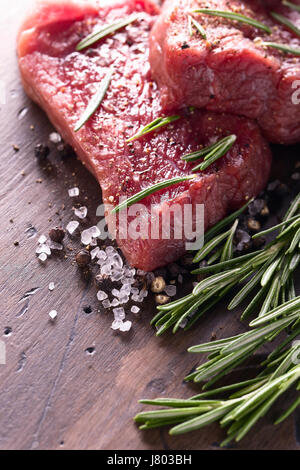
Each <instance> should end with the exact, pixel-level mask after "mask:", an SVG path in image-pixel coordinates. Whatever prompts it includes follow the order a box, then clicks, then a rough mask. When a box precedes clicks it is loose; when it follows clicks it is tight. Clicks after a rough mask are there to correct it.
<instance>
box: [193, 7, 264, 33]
mask: <svg viewBox="0 0 300 470" xmlns="http://www.w3.org/2000/svg"><path fill="white" fill-rule="evenodd" d="M193 13H202V14H205V15H211V16H219V17H221V18H226V19H229V20H235V21H238V22H239V23H245V24H249V25H250V26H253V27H254V28H257V29H261V30H263V31H265V32H266V33H268V34H271V32H272V30H271V28H269V26H267V25H265V24H263V23H260V22H259V21H257V20H254V19H253V18H249V17H248V16H245V15H241V14H240V13H234V12H232V11H221V10H210V9H208V8H197V10H193Z"/></svg>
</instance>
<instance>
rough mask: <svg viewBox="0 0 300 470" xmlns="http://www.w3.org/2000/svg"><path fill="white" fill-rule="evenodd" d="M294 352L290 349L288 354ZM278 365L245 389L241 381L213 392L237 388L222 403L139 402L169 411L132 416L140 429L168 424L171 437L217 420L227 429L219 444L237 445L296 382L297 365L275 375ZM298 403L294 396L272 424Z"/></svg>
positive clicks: (299, 368)
mask: <svg viewBox="0 0 300 470" xmlns="http://www.w3.org/2000/svg"><path fill="white" fill-rule="evenodd" d="M294 352H295V351H294V349H293V348H292V349H291V350H290V351H289V354H292V353H294ZM281 365H282V363H281V364H280V366H281ZM280 366H279V367H278V368H277V370H275V371H274V372H273V373H270V372H269V373H263V374H262V379H258V380H257V379H254V380H253V381H248V382H246V387H245V388H243V387H244V385H245V382H241V383H240V384H234V385H233V386H228V387H224V388H223V389H217V390H215V393H216V394H219V393H220V391H221V393H222V392H227V391H230V390H231V389H234V388H239V389H240V390H239V392H238V393H236V394H234V395H233V396H231V397H229V398H227V399H223V400H220V399H219V400H217V399H213V400H206V399H204V400H203V399H201V395H199V396H195V397H191V398H190V399H188V400H178V403H180V407H176V399H173V398H171V399H167V398H164V399H156V400H141V401H140V403H143V404H151V405H155V406H159V407H161V406H165V407H168V408H169V410H168V408H167V409H165V410H154V411H147V412H141V413H138V414H137V415H136V417H135V421H136V422H137V423H139V424H140V425H141V426H140V429H151V428H154V427H161V426H166V425H172V426H173V427H172V428H171V430H170V434H171V435H177V434H184V433H187V432H190V431H195V430H197V429H201V428H203V427H205V426H207V425H209V424H211V423H213V422H216V421H219V422H220V425H221V426H222V427H225V426H227V427H228V430H227V438H226V439H225V440H224V441H223V442H222V444H221V445H222V446H225V445H227V444H228V443H229V442H230V441H232V440H233V439H235V440H236V441H237V442H238V441H240V440H241V439H242V438H243V437H244V436H245V435H246V434H247V433H248V432H249V430H250V429H251V428H252V427H253V426H254V425H255V424H256V423H257V421H258V420H259V419H260V418H262V417H263V416H264V415H265V414H266V413H267V412H268V411H269V409H270V408H271V406H272V405H273V404H274V403H275V401H276V400H278V398H279V397H280V396H281V395H282V394H283V393H285V392H286V391H287V390H288V389H290V388H291V387H292V386H294V385H295V384H296V383H297V382H298V380H299V378H300V365H296V366H287V367H285V368H283V372H281V373H280V374H277V372H278V370H279V368H280ZM249 382H250V384H249ZM298 389H299V388H298ZM213 393H214V391H212V392H211V394H213ZM299 401H300V397H297V399H296V400H295V402H294V403H293V404H292V405H291V406H290V407H289V408H288V409H287V410H286V411H285V412H284V413H283V414H282V415H281V416H280V417H279V418H278V419H277V420H276V422H275V424H277V423H279V422H282V421H283V420H284V419H285V418H287V417H288V416H289V415H290V414H291V413H292V411H293V410H294V409H295V408H296V407H297V406H298V405H299ZM193 404H194V406H193ZM169 417H171V419H170V418H169ZM174 425H175V426H174Z"/></svg>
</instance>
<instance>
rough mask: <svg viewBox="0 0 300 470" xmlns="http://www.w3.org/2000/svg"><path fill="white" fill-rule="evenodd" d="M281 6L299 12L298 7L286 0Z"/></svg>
mask: <svg viewBox="0 0 300 470" xmlns="http://www.w3.org/2000/svg"><path fill="white" fill-rule="evenodd" d="M282 3H283V5H285V6H286V7H289V8H291V9H292V10H296V11H300V5H295V3H292V2H288V1H287V0H283V1H282Z"/></svg>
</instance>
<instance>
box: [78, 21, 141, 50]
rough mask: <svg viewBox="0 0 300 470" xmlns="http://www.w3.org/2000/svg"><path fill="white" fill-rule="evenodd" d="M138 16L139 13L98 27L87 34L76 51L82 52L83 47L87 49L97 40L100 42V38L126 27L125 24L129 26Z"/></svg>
mask: <svg viewBox="0 0 300 470" xmlns="http://www.w3.org/2000/svg"><path fill="white" fill-rule="evenodd" d="M137 18H138V16H137V15H133V16H130V17H128V18H124V19H123V20H119V21H116V22H114V23H111V24H107V25H105V26H103V27H102V28H100V29H98V30H97V31H94V32H93V33H91V34H89V35H88V36H86V37H85V38H84V39H82V41H80V43H79V44H77V46H76V51H78V52H80V51H82V50H83V49H86V48H87V47H89V46H92V45H93V44H95V43H96V42H98V41H99V40H100V39H102V38H104V37H106V36H108V35H109V34H111V33H114V32H115V31H117V30H119V29H121V28H124V27H125V26H128V25H129V24H130V23H133V22H134V21H136V20H137Z"/></svg>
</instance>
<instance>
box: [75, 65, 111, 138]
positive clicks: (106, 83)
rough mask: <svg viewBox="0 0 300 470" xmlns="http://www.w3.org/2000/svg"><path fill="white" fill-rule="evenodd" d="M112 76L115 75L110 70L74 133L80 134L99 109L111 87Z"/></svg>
mask: <svg viewBox="0 0 300 470" xmlns="http://www.w3.org/2000/svg"><path fill="white" fill-rule="evenodd" d="M112 74H113V72H112V70H109V71H108V72H107V74H106V75H105V77H104V79H103V80H102V82H101V83H100V86H99V89H98V91H97V92H96V93H95V95H94V96H93V97H92V99H91V100H90V102H89V104H88V106H87V108H86V110H85V111H84V113H83V115H82V116H81V118H80V119H79V121H78V122H77V124H76V125H75V128H74V132H78V131H79V130H80V129H81V128H82V127H83V126H84V124H85V123H86V122H87V121H88V120H89V119H90V117H91V116H92V115H93V114H94V113H95V112H96V111H97V109H98V108H99V106H100V104H101V102H102V100H103V98H104V96H105V94H106V92H107V89H108V87H109V85H110V82H111V77H112Z"/></svg>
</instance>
